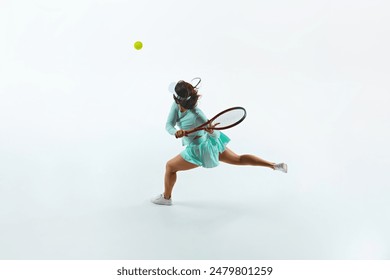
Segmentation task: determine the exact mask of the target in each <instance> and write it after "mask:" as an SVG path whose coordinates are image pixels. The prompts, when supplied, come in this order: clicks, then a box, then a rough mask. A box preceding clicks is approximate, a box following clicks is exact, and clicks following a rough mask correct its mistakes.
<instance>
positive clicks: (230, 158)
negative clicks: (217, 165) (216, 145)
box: [219, 148, 287, 173]
mask: <svg viewBox="0 0 390 280" xmlns="http://www.w3.org/2000/svg"><path fill="white" fill-rule="evenodd" d="M219 160H220V161H222V162H225V163H229V164H235V165H253V166H264V167H268V168H271V169H273V170H279V171H283V172H285V173H287V164H285V163H279V164H276V163H274V162H269V161H266V160H264V159H262V158H259V157H257V156H254V155H237V154H236V153H234V152H233V151H232V150H230V149H229V148H226V150H225V151H224V152H223V153H221V154H220V155H219Z"/></svg>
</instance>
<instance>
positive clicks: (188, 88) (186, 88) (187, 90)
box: [173, 78, 200, 110]
mask: <svg viewBox="0 0 390 280" xmlns="http://www.w3.org/2000/svg"><path fill="white" fill-rule="evenodd" d="M196 79H199V82H198V83H197V84H196V85H195V86H193V85H191V84H190V83H187V82H185V81H178V82H177V84H176V86H175V92H176V95H173V99H175V102H176V103H177V104H180V105H181V106H182V107H183V108H185V109H190V110H191V109H194V108H195V107H196V105H197V103H198V99H199V96H200V95H198V88H197V86H198V85H199V83H200V78H196Z"/></svg>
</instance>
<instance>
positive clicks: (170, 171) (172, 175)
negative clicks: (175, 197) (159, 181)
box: [164, 155, 198, 199]
mask: <svg viewBox="0 0 390 280" xmlns="http://www.w3.org/2000/svg"><path fill="white" fill-rule="evenodd" d="M196 167H198V165H196V164H193V163H190V162H188V161H185V160H184V159H183V158H182V156H181V155H177V156H175V157H174V158H172V159H171V160H169V161H168V162H167V164H166V168H165V177H164V188H165V191H164V197H165V198H166V199H169V198H170V197H171V195H172V189H173V186H174V185H175V183H176V178H177V174H176V172H178V171H184V170H189V169H193V168H196Z"/></svg>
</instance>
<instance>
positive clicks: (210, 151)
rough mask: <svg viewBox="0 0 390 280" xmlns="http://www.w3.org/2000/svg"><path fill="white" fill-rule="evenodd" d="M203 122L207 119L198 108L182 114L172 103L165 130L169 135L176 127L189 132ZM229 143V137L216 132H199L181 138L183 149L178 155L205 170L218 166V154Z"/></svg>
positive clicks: (173, 132) (173, 133) (174, 131)
mask: <svg viewBox="0 0 390 280" xmlns="http://www.w3.org/2000/svg"><path fill="white" fill-rule="evenodd" d="M205 122H207V118H206V116H205V115H204V113H203V112H202V111H201V110H200V109H199V108H197V107H195V108H194V109H191V110H187V111H185V112H183V113H182V112H180V109H179V106H178V105H177V104H176V103H175V102H174V103H173V104H172V107H171V111H170V112H169V116H168V120H167V123H166V126H165V128H166V130H167V131H168V133H169V134H171V135H175V133H176V128H175V126H176V125H177V126H178V127H179V128H180V129H183V130H189V129H192V128H194V127H197V126H199V125H201V124H202V123H205ZM195 138H196V139H195ZM229 141H230V139H229V137H227V136H226V135H225V134H223V133H222V132H220V131H218V130H214V132H213V133H207V132H206V131H204V130H200V131H197V132H194V133H191V134H189V135H188V136H184V137H182V145H183V146H185V149H184V151H182V152H181V153H180V155H181V156H182V158H183V159H184V160H186V161H188V162H191V163H193V164H196V165H199V166H202V167H205V168H212V167H216V166H217V165H218V164H219V154H220V153H222V152H223V151H225V149H226V145H227V143H229Z"/></svg>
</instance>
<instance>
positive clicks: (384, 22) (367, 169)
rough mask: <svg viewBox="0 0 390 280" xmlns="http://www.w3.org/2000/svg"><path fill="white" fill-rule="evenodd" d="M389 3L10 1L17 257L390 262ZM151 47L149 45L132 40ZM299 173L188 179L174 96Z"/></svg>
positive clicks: (226, 173)
mask: <svg viewBox="0 0 390 280" xmlns="http://www.w3.org/2000/svg"><path fill="white" fill-rule="evenodd" d="M389 8H390V5H389V4H388V2H387V1H384V0H383V1H379V0H372V1H367V0H366V1H352V0H349V1H347V0H338V1H308V0H297V1H287V0H284V1H280V0H277V1H254V0H253V1H206V0H197V1H172V0H170V1H166V0H164V1H157V0H149V1H108V0H106V1H92V0H90V1H88V0H77V1H76V0H75V1H49V0H47V1H44V0H38V1H27V0H26V1H17V0H15V1H11V0H2V1H1V2H0V209H1V211H0V225H1V230H0V258H1V259H389V258H390V238H389V236H390V224H389V213H390V205H389V198H390V197H389V196H390V190H389V185H390V175H389V170H388V168H389V164H390V157H389V156H390V149H389V148H388V143H389V142H390V132H389V131H390V130H389V121H390V113H389V109H388V108H389V101H390V97H389V89H390V86H389V80H388V77H389V74H390V70H389V63H390V55H389V51H388V50H389V49H390V41H389V36H388V35H389V31H390V18H389V16H388V14H389ZM137 40H140V41H142V42H143V43H144V48H143V49H142V50H140V51H137V50H135V49H134V48H133V43H134V42H135V41H137ZM196 76H200V77H202V88H201V91H200V93H201V94H202V99H201V100H200V102H199V106H200V108H201V109H202V110H203V111H204V112H205V113H206V115H208V116H210V117H211V116H212V115H213V114H215V113H217V112H219V111H220V110H222V109H225V108H226V107H230V106H237V105H240V106H244V107H245V108H246V109H247V112H248V116H247V119H246V120H245V121H244V122H243V123H242V124H241V125H240V126H238V127H236V128H233V129H231V130H230V131H227V132H226V133H227V134H228V136H229V137H230V138H231V139H232V140H231V143H230V144H229V147H230V148H231V149H232V150H234V151H235V152H237V153H240V154H241V153H252V154H256V155H258V156H260V157H262V158H264V159H266V160H270V161H274V162H282V161H283V162H287V163H288V164H289V173H288V174H283V173H280V172H275V171H272V170H269V169H265V168H260V167H239V166H228V165H225V164H221V165H220V166H219V167H217V168H214V169H209V170H208V169H203V168H198V169H195V170H191V171H187V172H183V173H179V174H178V181H177V184H176V186H175V189H174V196H173V199H174V203H175V205H174V206H173V207H161V206H157V205H153V204H151V203H150V202H149V200H150V198H151V197H152V196H153V195H155V194H158V193H161V192H162V190H163V176H164V168H165V163H166V161H167V160H169V159H170V158H172V157H173V156H175V155H176V154H178V153H179V152H180V151H181V150H182V147H181V144H180V141H179V140H176V139H175V138H174V137H172V136H170V135H169V134H168V133H166V131H165V129H164V128H165V121H166V117H167V114H168V112H169V108H170V106H171V104H172V101H173V100H172V95H171V94H170V93H169V92H168V85H169V84H170V83H171V82H172V81H177V80H179V79H184V80H190V79H191V78H193V77H196Z"/></svg>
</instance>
